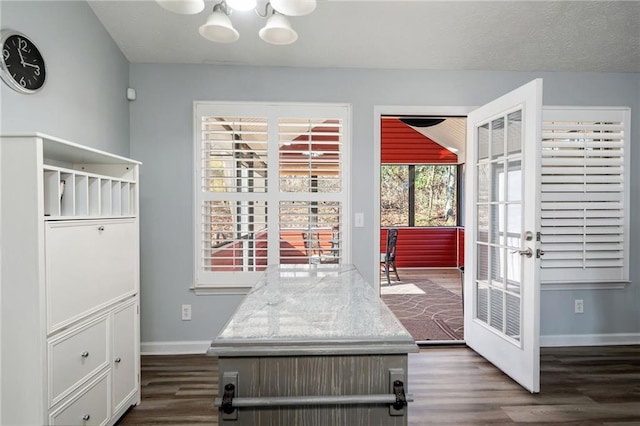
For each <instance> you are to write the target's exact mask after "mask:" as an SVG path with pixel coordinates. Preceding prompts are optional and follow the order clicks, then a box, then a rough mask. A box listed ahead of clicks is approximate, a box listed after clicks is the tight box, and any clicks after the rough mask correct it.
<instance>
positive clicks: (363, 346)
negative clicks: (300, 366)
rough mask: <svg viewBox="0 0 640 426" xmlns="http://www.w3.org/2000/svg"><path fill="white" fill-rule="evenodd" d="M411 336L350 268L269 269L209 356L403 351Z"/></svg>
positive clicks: (413, 347)
mask: <svg viewBox="0 0 640 426" xmlns="http://www.w3.org/2000/svg"><path fill="white" fill-rule="evenodd" d="M416 349H417V347H416V345H415V343H414V341H413V338H412V337H411V335H410V334H409V333H408V332H407V331H406V330H405V328H404V327H403V326H402V324H401V323H400V321H399V320H398V319H397V318H396V317H395V315H394V314H393V313H392V312H391V310H389V308H388V307H387V306H386V305H385V304H384V302H383V301H382V300H381V299H380V296H379V295H378V294H377V293H376V292H375V290H374V288H373V287H372V286H371V285H370V284H369V283H367V282H366V281H365V280H364V278H363V277H362V276H361V275H360V272H359V271H358V270H357V269H356V268H355V267H354V266H352V265H279V266H271V267H269V268H268V269H267V271H266V272H265V274H264V276H263V277H262V279H261V280H259V281H258V283H257V284H256V285H255V287H254V288H253V289H252V290H251V291H250V292H249V294H248V295H247V296H246V298H245V299H244V301H243V302H242V303H241V304H240V306H239V307H238V309H237V311H236V312H235V314H234V315H233V317H232V318H231V320H230V321H229V323H228V324H227V326H226V327H225V328H224V329H223V330H222V332H221V333H220V335H218V337H217V338H216V339H215V340H214V341H213V343H212V345H211V348H210V349H209V352H208V353H209V354H210V355H218V356H232V355H238V356H250V355H257V354H260V355H264V356H277V355H281V354H283V353H287V354H290V353H296V352H298V353H303V354H320V353H323V354H326V353H331V354H346V353H350V354H354V353H361V354H364V353H407V352H414V351H416Z"/></svg>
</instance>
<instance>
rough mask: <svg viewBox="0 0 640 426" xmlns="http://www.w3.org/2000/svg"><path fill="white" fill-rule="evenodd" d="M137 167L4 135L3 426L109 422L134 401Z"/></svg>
mask: <svg viewBox="0 0 640 426" xmlns="http://www.w3.org/2000/svg"><path fill="white" fill-rule="evenodd" d="M139 165H140V163H138V162H136V161H134V160H130V159H127V158H124V157H120V156H116V155H112V154H109V153H105V152H101V151H98V150H95V149H91V148H86V147H83V146H81V145H78V144H75V143H72V142H68V141H64V140H60V139H57V138H54V137H50V136H47V135H43V134H31V135H14V136H2V137H1V138H0V238H1V243H2V245H1V250H0V260H1V263H0V278H1V286H0V307H1V310H0V319H1V321H0V327H1V328H0V335H1V337H2V345H1V346H0V377H1V386H2V387H1V389H0V424H2V425H4V424H7V425H8V424H11V425H34V424H52V425H54V424H55V425H83V426H84V425H94V424H95V425H105V424H106V425H111V424H114V423H115V422H116V421H117V420H118V418H119V417H120V416H122V414H123V413H124V412H125V411H126V410H127V409H128V408H129V407H130V406H131V405H134V404H137V403H138V402H139V401H140V380H139V377H140V360H139V358H140V351H139V306H140V303H139V223H138V168H139Z"/></svg>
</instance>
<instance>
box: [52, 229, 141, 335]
mask: <svg viewBox="0 0 640 426" xmlns="http://www.w3.org/2000/svg"><path fill="white" fill-rule="evenodd" d="M45 247H46V248H45V255H46V260H45V263H46V280H47V284H46V285H47V325H48V331H49V332H52V331H54V330H57V329H59V328H61V327H63V326H64V325H67V324H69V323H71V322H73V321H75V320H78V319H80V318H82V317H83V316H84V315H87V314H90V313H92V312H95V311H97V310H98V309H101V308H103V307H105V306H107V305H108V304H109V303H113V302H114V301H116V300H118V299H119V298H122V297H124V296H126V295H130V294H134V293H135V292H137V282H138V281H137V280H138V239H137V226H136V222H135V221H134V220H128V219H118V220H86V221H68V222H67V221H61V222H47V225H46V229H45Z"/></svg>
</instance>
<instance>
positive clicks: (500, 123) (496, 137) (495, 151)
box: [491, 117, 504, 158]
mask: <svg viewBox="0 0 640 426" xmlns="http://www.w3.org/2000/svg"><path fill="white" fill-rule="evenodd" d="M503 155H504V118H502V117H501V118H498V119H496V120H493V121H492V122H491V158H499V157H502V156H503Z"/></svg>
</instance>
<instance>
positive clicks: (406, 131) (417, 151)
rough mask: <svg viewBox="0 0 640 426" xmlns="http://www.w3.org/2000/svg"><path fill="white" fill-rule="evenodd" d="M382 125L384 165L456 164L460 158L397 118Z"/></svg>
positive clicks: (382, 159)
mask: <svg viewBox="0 0 640 426" xmlns="http://www.w3.org/2000/svg"><path fill="white" fill-rule="evenodd" d="M381 121H382V123H381V129H380V130H381V139H380V140H381V148H380V151H381V152H380V155H381V162H382V164H438V163H443V164H445V163H446V164H456V163H457V162H458V156H457V155H456V154H454V153H453V152H451V151H449V150H448V149H446V148H443V147H442V146H441V145H438V144H437V143H435V142H434V141H432V140H431V139H429V138H428V137H426V136H424V135H423V134H421V133H419V132H417V131H415V130H414V129H412V128H411V127H409V126H407V125H406V124H404V123H403V122H402V121H400V120H399V119H397V118H383V119H382V120H381Z"/></svg>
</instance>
